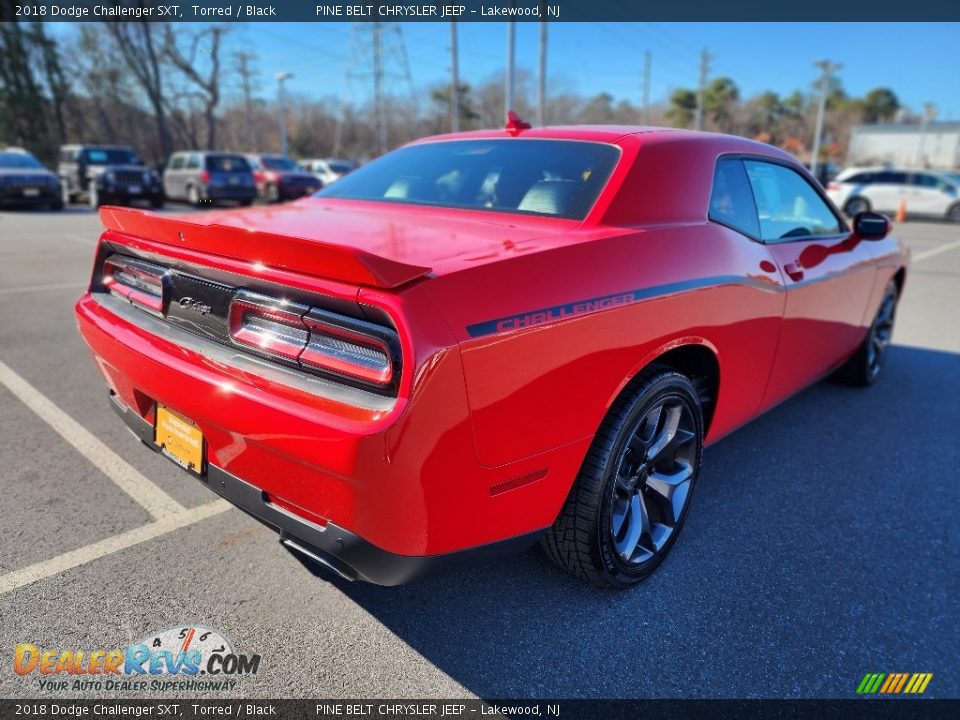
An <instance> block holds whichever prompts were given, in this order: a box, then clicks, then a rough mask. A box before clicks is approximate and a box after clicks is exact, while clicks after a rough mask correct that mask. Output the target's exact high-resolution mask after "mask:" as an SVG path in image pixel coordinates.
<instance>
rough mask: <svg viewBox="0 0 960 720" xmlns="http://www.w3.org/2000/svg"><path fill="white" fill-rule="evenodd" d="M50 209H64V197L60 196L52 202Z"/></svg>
mask: <svg viewBox="0 0 960 720" xmlns="http://www.w3.org/2000/svg"><path fill="white" fill-rule="evenodd" d="M50 209H51V210H55V211H60V210H63V198H62V197H59V198H57V199H56V200H54V201H53V202H52V203H50Z"/></svg>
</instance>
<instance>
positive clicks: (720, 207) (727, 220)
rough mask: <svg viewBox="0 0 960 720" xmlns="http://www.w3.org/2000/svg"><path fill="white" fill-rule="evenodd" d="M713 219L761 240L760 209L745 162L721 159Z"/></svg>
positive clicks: (715, 177)
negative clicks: (751, 188) (758, 214)
mask: <svg viewBox="0 0 960 720" xmlns="http://www.w3.org/2000/svg"><path fill="white" fill-rule="evenodd" d="M710 219H711V220H713V221H714V222H716V223H720V224H721V225H726V226H727V227H729V228H733V229H734V230H737V231H739V232H742V233H743V234H744V235H749V236H750V237H752V238H759V237H760V225H759V223H758V222H757V206H756V204H755V203H754V201H753V192H751V190H750V182H749V181H748V180H747V173H746V172H745V171H744V169H743V161H742V160H739V159H736V158H721V160H720V161H719V162H718V163H717V169H716V170H715V171H714V174H713V191H712V193H711V194H710Z"/></svg>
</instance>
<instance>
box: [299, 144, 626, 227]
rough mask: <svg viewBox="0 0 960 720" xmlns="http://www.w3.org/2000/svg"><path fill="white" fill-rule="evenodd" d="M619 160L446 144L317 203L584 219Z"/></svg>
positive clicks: (599, 151)
mask: <svg viewBox="0 0 960 720" xmlns="http://www.w3.org/2000/svg"><path fill="white" fill-rule="evenodd" d="M619 156H620V151H619V149H618V148H617V147H616V146H614V145H606V144H603V143H595V142H580V141H572V140H524V139H511V140H451V141H446V142H433V143H424V144H422V145H411V146H409V147H405V148H401V149H399V150H396V151H394V152H392V153H388V154H387V155H384V156H383V157H381V158H379V159H377V160H375V161H373V162H371V163H370V164H368V165H364V166H363V167H361V168H360V169H358V170H354V171H353V172H351V173H350V174H349V175H346V176H345V177H344V178H342V179H340V180H338V181H337V182H336V184H333V185H331V186H330V187H328V188H326V189H324V190H321V191H320V192H319V193H317V196H318V197H329V198H345V199H353V200H379V201H383V202H400V203H414V204H421V205H435V206H438V207H450V208H466V209H473V210H498V211H501V212H513V213H525V214H532V215H548V216H554V217H563V218H570V219H577V220H582V219H583V218H584V217H585V216H586V214H587V212H589V210H590V208H591V207H592V206H593V203H594V201H595V200H596V199H597V196H598V195H599V194H600V191H601V189H603V186H604V185H605V184H606V182H607V179H608V178H609V177H610V173H611V172H612V171H613V167H614V165H616V162H617V158H619Z"/></svg>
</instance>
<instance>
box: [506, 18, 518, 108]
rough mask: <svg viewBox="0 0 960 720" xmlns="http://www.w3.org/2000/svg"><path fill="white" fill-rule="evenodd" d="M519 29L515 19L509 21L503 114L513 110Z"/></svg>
mask: <svg viewBox="0 0 960 720" xmlns="http://www.w3.org/2000/svg"><path fill="white" fill-rule="evenodd" d="M516 40H517V29H516V26H515V25H514V23H513V21H512V20H511V21H510V22H508V23H507V73H506V78H505V84H506V86H505V87H504V91H503V105H504V108H503V116H504V117H506V116H507V113H508V112H510V111H511V110H513V61H514V50H515V49H516V47H515V46H516Z"/></svg>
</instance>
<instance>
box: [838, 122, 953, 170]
mask: <svg viewBox="0 0 960 720" xmlns="http://www.w3.org/2000/svg"><path fill="white" fill-rule="evenodd" d="M885 164H890V165H897V166H900V167H930V168H936V169H940V170H953V169H956V168H960V122H931V123H930V124H929V125H928V126H927V128H926V132H924V128H923V125H920V124H909V125H906V124H890V125H858V126H857V127H855V128H853V129H852V130H851V131H850V147H849V149H848V151H847V165H848V166H851V165H885Z"/></svg>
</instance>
